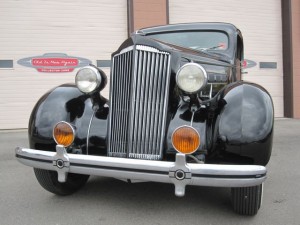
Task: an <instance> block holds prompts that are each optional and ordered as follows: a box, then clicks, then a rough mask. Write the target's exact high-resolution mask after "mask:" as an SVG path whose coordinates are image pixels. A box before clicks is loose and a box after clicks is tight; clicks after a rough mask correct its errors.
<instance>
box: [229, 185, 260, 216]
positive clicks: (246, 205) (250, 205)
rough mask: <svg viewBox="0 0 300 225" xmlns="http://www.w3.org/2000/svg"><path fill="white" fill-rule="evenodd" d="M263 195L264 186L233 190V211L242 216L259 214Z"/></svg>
mask: <svg viewBox="0 0 300 225" xmlns="http://www.w3.org/2000/svg"><path fill="white" fill-rule="evenodd" d="M262 194H263V184H261V185H258V186H253V187H241V188H231V200H232V206H233V210H234V211H235V212H237V213H238V214H242V215H255V214H257V212H258V210H259V208H260V206H261V202H262Z"/></svg>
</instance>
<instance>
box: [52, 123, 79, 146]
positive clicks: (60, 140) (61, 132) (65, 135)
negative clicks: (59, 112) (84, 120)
mask: <svg viewBox="0 0 300 225" xmlns="http://www.w3.org/2000/svg"><path fill="white" fill-rule="evenodd" d="M53 138H54V140H55V142H56V143H57V144H58V145H63V146H64V147H68V146H70V145H71V144H72V143H73V141H74V139H75V130H74V128H73V126H72V125H71V124H69V123H67V122H64V121H62V122H59V123H57V124H56V125H55V126H54V128H53Z"/></svg>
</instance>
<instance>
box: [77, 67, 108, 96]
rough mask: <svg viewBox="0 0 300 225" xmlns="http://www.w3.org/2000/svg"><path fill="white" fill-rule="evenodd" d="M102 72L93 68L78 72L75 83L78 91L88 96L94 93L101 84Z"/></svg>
mask: <svg viewBox="0 0 300 225" xmlns="http://www.w3.org/2000/svg"><path fill="white" fill-rule="evenodd" d="M101 80H102V79H101V75H100V72H99V71H98V70H97V69H96V68H95V67H92V66H86V67H83V68H81V69H79V70H78V72H77V74H76V77H75V83H76V86H77V87H78V89H79V90H80V91H81V92H83V93H86V94H89V93H93V92H94V91H95V90H96V89H97V88H98V87H99V86H100V84H101Z"/></svg>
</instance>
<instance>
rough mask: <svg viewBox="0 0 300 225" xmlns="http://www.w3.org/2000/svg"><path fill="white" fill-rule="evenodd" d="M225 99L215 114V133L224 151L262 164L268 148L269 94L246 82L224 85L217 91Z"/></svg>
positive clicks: (271, 114)
mask: <svg viewBox="0 0 300 225" xmlns="http://www.w3.org/2000/svg"><path fill="white" fill-rule="evenodd" d="M220 99H222V100H223V102H225V105H224V108H223V109H222V111H221V112H220V114H219V116H218V122H217V132H218V135H217V136H218V137H219V138H220V141H221V143H222V144H223V146H224V150H225V152H228V153H232V154H236V155H239V156H243V157H248V158H251V159H252V160H253V162H254V164H258V165H266V164H267V163H268V161H269V159H270V156H271V151H272V139H273V126H274V109H273V102H272V99H271V96H270V94H269V93H268V92H267V91H266V90H265V89H264V88H263V87H261V86H259V85H257V84H253V83H248V82H242V81H240V82H236V83H233V84H231V85H228V86H227V87H226V88H225V89H224V90H223V91H222V92H221V93H220Z"/></svg>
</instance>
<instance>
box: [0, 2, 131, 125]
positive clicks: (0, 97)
mask: <svg viewBox="0 0 300 225" xmlns="http://www.w3.org/2000/svg"><path fill="white" fill-rule="evenodd" d="M0 21H2V22H1V23H0V33H1V35H0V43H1V45H0V52H1V54H0V60H13V64H14V65H13V68H12V69H0V107H1V110H0V118H1V119H0V129H14V128H27V126H28V119H29V116H30V113H31V110H32V108H33V107H34V105H35V103H36V101H37V100H38V99H39V98H40V97H41V96H42V95H43V94H44V93H46V92H47V91H48V90H50V89H52V88H53V87H55V86H58V85H61V84H63V83H74V78H75V74H76V72H77V70H78V69H77V68H76V69H75V70H74V71H73V72H69V73H41V72H38V71H37V70H36V69H34V68H29V67H24V66H21V65H19V64H18V63H17V61H18V60H20V59H22V58H27V57H33V56H42V55H43V54H45V53H64V54H67V55H68V56H74V57H82V58H86V59H89V60H90V61H92V63H93V64H96V60H110V56H111V53H112V52H114V51H115V50H116V49H117V48H118V47H119V45H120V44H121V43H122V42H123V41H124V40H125V39H126V38H127V1H126V0H116V1H110V0H101V1H73V0H54V1H45V2H43V4H41V2H40V1H38V0H29V1H26V4H22V3H21V2H20V1H10V0H1V7H0ZM105 72H107V75H108V76H109V69H105ZM108 86H109V85H108ZM108 86H107V87H106V88H105V89H104V90H103V93H104V95H105V96H106V97H108Z"/></svg>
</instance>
